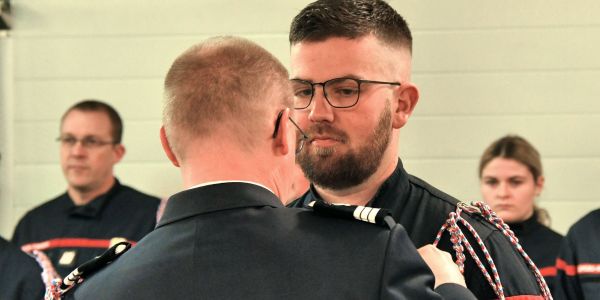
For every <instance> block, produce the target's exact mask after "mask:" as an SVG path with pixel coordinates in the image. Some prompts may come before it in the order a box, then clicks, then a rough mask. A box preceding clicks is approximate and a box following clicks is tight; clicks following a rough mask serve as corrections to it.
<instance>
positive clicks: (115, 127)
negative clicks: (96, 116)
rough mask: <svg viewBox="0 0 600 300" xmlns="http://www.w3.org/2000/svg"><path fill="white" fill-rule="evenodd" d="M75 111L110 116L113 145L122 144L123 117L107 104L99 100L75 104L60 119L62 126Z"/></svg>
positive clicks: (88, 100)
mask: <svg viewBox="0 0 600 300" xmlns="http://www.w3.org/2000/svg"><path fill="white" fill-rule="evenodd" d="M74 110H79V111H86V112H90V111H92V112H103V113H105V114H106V115H107V116H108V119H109V120H110V124H111V127H112V128H111V133H112V139H113V143H115V144H120V143H121V139H122V138H123V121H122V120H121V116H119V113H118V112H117V111H116V110H115V109H114V108H113V107H112V106H110V105H108V104H107V103H104V102H102V101H99V100H94V99H86V100H82V101H80V102H77V103H75V104H74V105H73V106H71V107H70V108H69V109H68V110H67V111H66V112H65V113H64V114H63V116H62V118H61V119H60V123H61V124H62V123H63V122H64V120H65V118H66V117H67V115H68V114H69V113H70V112H71V111H74Z"/></svg>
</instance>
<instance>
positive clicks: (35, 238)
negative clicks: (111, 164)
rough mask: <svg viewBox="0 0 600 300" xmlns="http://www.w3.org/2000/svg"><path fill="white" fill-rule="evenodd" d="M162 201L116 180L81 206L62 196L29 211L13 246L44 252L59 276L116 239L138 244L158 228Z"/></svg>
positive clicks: (20, 225) (95, 254)
mask: <svg viewBox="0 0 600 300" xmlns="http://www.w3.org/2000/svg"><path fill="white" fill-rule="evenodd" d="M159 202H160V200H159V199H158V198H156V197H152V196H149V195H146V194H144V193H141V192H139V191H137V190H135V189H132V188H130V187H128V186H125V185H121V184H120V183H119V181H118V180H115V184H114V186H113V187H112V188H111V189H110V190H109V191H108V192H107V193H106V194H103V195H100V196H98V197H97V198H95V199H94V200H92V201H91V202H89V203H88V204H86V205H83V206H77V205H75V204H74V203H73V201H72V200H71V198H70V197H69V195H68V193H64V194H62V195H60V196H58V197H57V198H55V199H52V200H50V201H48V202H46V203H44V204H42V205H40V206H38V207H36V208H34V209H32V210H31V211H29V212H28V213H27V214H26V215H25V216H24V217H23V218H22V219H21V220H20V221H19V223H18V225H17V228H16V229H15V232H14V235H13V240H12V241H13V243H15V244H17V245H18V246H24V248H27V249H37V250H42V251H43V252H44V253H46V255H48V257H49V258H50V260H51V261H52V263H53V265H54V267H55V269H56V271H57V272H58V274H59V275H60V276H61V277H64V276H66V275H67V274H69V273H70V272H71V271H72V270H73V269H74V268H75V267H77V266H78V265H80V264H82V263H84V262H86V261H87V260H89V259H92V258H94V257H95V256H97V255H99V254H101V253H102V252H104V251H105V250H106V249H108V248H109V247H110V245H111V244H112V243H114V242H115V241H116V240H122V239H126V240H128V241H131V242H134V243H135V242H137V241H138V240H140V239H141V238H142V237H144V236H145V235H146V234H147V233H148V232H150V231H152V230H153V229H154V226H155V224H156V210H157V208H158V205H159Z"/></svg>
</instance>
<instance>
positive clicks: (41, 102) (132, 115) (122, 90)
mask: <svg viewBox="0 0 600 300" xmlns="http://www.w3.org/2000/svg"><path fill="white" fill-rule="evenodd" d="M15 90H16V92H17V94H16V95H15V97H16V98H17V99H19V101H17V103H15V107H16V109H15V110H16V113H17V114H16V115H15V116H14V118H15V120H17V121H27V120H29V121H52V122H57V121H58V119H60V117H61V116H62V114H63V113H64V112H65V111H66V110H67V109H68V108H69V107H70V106H71V105H72V104H73V103H75V102H77V101H79V100H83V99H87V98H91V97H93V98H95V99H99V100H102V101H105V102H107V103H109V104H111V105H113V106H114V107H115V109H116V110H117V111H118V112H119V114H120V115H121V118H123V119H124V120H125V121H131V120H149V119H150V120H157V119H160V118H161V114H162V90H163V79H162V78H159V77H156V78H153V79H127V80H118V79H106V80H87V79H75V80H20V81H17V82H16V83H15ZM142 108H143V109H142ZM56 130H57V132H58V128H57V129H56Z"/></svg>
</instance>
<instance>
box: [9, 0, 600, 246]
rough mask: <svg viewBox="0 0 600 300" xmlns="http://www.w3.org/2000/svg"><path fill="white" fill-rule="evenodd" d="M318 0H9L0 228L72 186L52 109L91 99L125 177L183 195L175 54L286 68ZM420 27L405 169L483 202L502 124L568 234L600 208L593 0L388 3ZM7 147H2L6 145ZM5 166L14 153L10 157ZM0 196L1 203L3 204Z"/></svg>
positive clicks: (599, 44)
mask: <svg viewBox="0 0 600 300" xmlns="http://www.w3.org/2000/svg"><path fill="white" fill-rule="evenodd" d="M309 2H312V1H311V0H308V1H304V0H302V1H301V0H294V1H276V0H264V1H252V0H251V1H234V0H202V1H190V0H173V1H158V0H150V1H141V0H130V1H117V0H108V1H79V0H53V1H47V0H16V1H14V19H15V29H14V30H13V31H12V32H11V35H12V37H13V38H12V39H13V47H12V48H13V51H12V53H13V55H14V57H13V58H14V59H13V62H12V66H13V74H14V85H13V86H12V88H13V95H14V97H13V99H12V102H11V103H10V107H13V108H14V109H13V112H14V113H11V118H10V119H11V120H12V121H11V122H12V124H8V125H9V126H7V128H12V129H11V130H12V136H13V137H14V141H11V145H9V146H7V147H8V149H9V150H10V151H9V153H13V154H14V157H13V158H11V160H10V164H11V165H10V166H9V167H8V168H9V169H10V170H13V171H12V178H11V179H10V180H7V181H3V182H13V184H12V186H10V187H2V188H3V189H4V190H7V189H9V188H10V189H11V190H13V191H15V192H14V193H12V197H11V201H10V203H9V204H8V205H0V206H1V207H3V208H5V207H9V208H10V207H12V210H11V211H10V212H5V211H3V212H0V218H2V219H3V220H7V219H10V221H8V222H7V221H3V222H2V223H1V224H0V234H3V235H5V236H6V235H7V233H8V232H10V233H12V224H14V223H15V222H16V221H17V220H18V218H19V217H20V216H21V215H22V214H23V213H24V212H25V211H26V210H28V209H29V208H31V207H33V206H35V205H37V204H38V203H40V202H41V201H44V200H46V199H50V198H51V197H53V196H55V195H57V194H59V193H61V192H62V191H63V190H64V188H65V183H64V179H63V177H62V174H61V171H60V167H59V165H58V145H57V144H56V142H55V141H54V138H55V137H56V136H57V135H58V125H59V123H58V119H59V118H60V116H61V115H62V113H63V112H64V111H65V110H66V109H67V108H68V107H69V106H70V105H72V104H73V103H75V102H76V101H78V100H81V99H84V98H97V99H101V100H105V101H107V102H109V103H111V104H112V105H114V106H115V107H116V108H117V110H118V111H119V112H120V113H121V115H122V117H123V118H124V121H125V138H124V143H125V145H126V147H127V154H126V156H125V158H124V160H123V161H122V162H121V163H120V164H118V165H117V168H116V172H117V175H118V176H119V178H120V179H121V180H122V181H123V182H124V183H126V184H131V185H132V186H134V187H136V188H139V189H140V190H143V191H146V192H149V193H151V194H155V195H158V196H167V195H169V194H171V193H174V192H176V191H178V190H179V188H180V186H181V180H180V179H179V175H178V170H177V169H176V168H175V167H173V166H171V165H170V163H169V162H168V161H167V160H166V158H165V157H164V154H163V153H162V149H161V147H160V143H159V140H158V128H159V127H160V123H161V121H160V120H161V110H162V80H163V77H164V75H165V73H166V71H167V69H168V67H169V66H170V64H171V62H172V61H173V60H174V59H175V57H176V56H177V55H178V54H180V53H181V52H182V51H183V50H184V49H187V48H188V47H189V46H191V45H192V44H194V43H196V42H199V41H201V40H203V39H205V38H206V37H208V36H213V35H224V34H234V35H241V36H244V37H247V38H250V39H252V40H254V41H256V42H258V43H259V44H260V45H262V46H264V47H265V48H267V50H269V51H271V52H273V53H274V54H275V56H276V57H278V58H279V59H280V60H282V62H283V63H284V64H285V65H289V58H288V56H289V46H288V42H287V32H288V28H289V23H290V20H291V18H292V17H293V16H294V15H295V14H296V13H297V12H298V11H299V10H300V9H301V8H302V7H304V5H305V4H307V3H309ZM390 3H391V4H392V5H393V6H394V7H396V8H397V9H398V10H399V11H400V12H401V13H402V14H403V15H404V17H405V18H406V19H407V21H408V22H409V24H410V25H411V27H412V29H413V36H414V40H415V41H414V71H415V74H414V76H413V81H414V82H415V83H416V84H417V85H418V86H419V87H420V90H421V100H420V103H419V105H418V106H417V109H416V111H415V113H414V115H413V117H412V118H411V120H410V122H409V124H408V125H407V126H406V128H404V129H403V130H402V133H401V151H400V153H401V156H402V157H403V160H404V162H405V165H406V166H407V168H408V170H409V171H411V172H412V173H414V174H415V175H417V176H419V177H421V178H423V179H424V180H426V181H428V182H430V183H432V184H434V185H435V186H438V187H439V188H440V189H442V190H444V191H446V192H448V193H450V194H453V195H456V196H458V197H459V198H464V199H473V198H475V197H477V196H478V181H477V176H476V168H477V161H478V158H479V155H480V154H481V152H482V151H483V149H484V148H485V147H486V146H487V145H488V144H489V143H490V142H491V141H492V140H494V139H496V138H498V137H500V136H502V135H505V134H507V133H517V134H521V135H523V136H524V137H526V138H527V139H529V140H530V141H531V142H532V143H533V144H534V145H535V146H536V147H537V148H538V149H539V150H540V152H541V153H542V157H543V162H544V165H545V168H546V175H547V185H546V189H545V191H544V193H543V196H542V198H541V199H540V200H541V201H542V202H541V204H542V206H544V207H546V208H548V209H549V210H550V213H551V214H552V216H553V217H554V226H553V227H554V228H557V229H558V230H559V231H561V232H564V231H566V228H568V226H569V225H570V224H571V223H572V222H573V221H574V220H575V219H576V218H578V217H579V216H581V215H583V214H584V213H585V212H587V211H589V210H591V209H592V208H595V207H600V199H598V197H597V196H596V195H598V194H599V193H598V192H600V191H599V190H598V189H599V188H598V187H597V185H595V184H594V183H595V182H596V181H597V179H599V178H600V142H598V141H597V139H596V136H598V128H600V98H599V95H600V85H599V84H597V82H598V78H600V76H599V75H600V56H598V55H597V53H600V22H599V21H598V15H600V2H598V1H595V0H576V1H562V0H547V1H546V0H531V1H518V0H507V1H496V2H492V1H473V0H457V1H445V2H444V1H432V0H390ZM5 148H6V147H5ZM5 162H6V163H9V160H6V161H5ZM1 201H3V202H4V204H6V203H7V201H6V200H1Z"/></svg>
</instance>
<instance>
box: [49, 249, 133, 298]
mask: <svg viewBox="0 0 600 300" xmlns="http://www.w3.org/2000/svg"><path fill="white" fill-rule="evenodd" d="M130 248H131V244H130V243H128V242H120V243H116V244H115V245H113V246H112V247H110V248H109V249H108V250H106V251H105V252H104V253H102V254H101V255H100V256H97V257H95V258H93V259H90V260H88V261H87V262H85V263H83V264H82V265H80V266H79V267H77V269H75V270H73V271H72V272H71V273H69V275H67V276H66V277H65V278H64V279H63V280H62V282H61V283H60V291H59V292H60V294H64V293H66V292H67V291H68V290H70V289H71V288H73V287H74V286H75V285H77V284H78V283H80V282H81V281H82V279H84V278H87V277H89V276H90V275H92V274H94V273H96V272H98V271H99V270H101V269H102V268H104V267H105V266H107V265H109V264H110V263H111V262H113V261H115V260H116V259H117V258H118V257H119V256H121V255H122V254H123V253H125V252H127V250H129V249H130Z"/></svg>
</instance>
